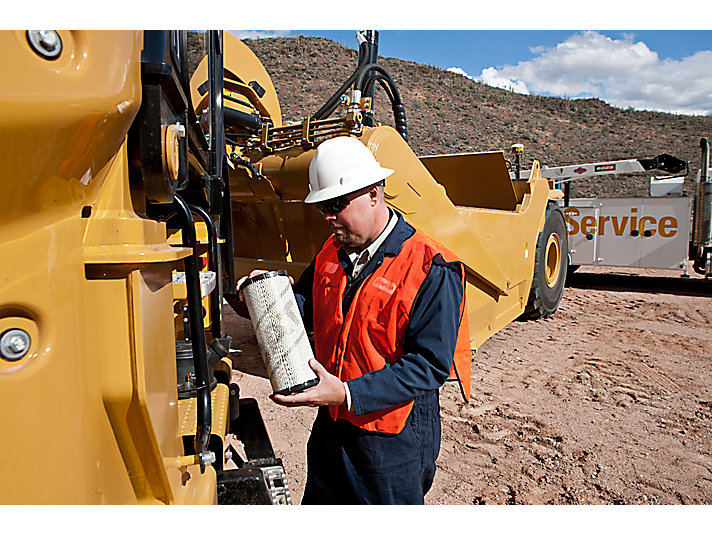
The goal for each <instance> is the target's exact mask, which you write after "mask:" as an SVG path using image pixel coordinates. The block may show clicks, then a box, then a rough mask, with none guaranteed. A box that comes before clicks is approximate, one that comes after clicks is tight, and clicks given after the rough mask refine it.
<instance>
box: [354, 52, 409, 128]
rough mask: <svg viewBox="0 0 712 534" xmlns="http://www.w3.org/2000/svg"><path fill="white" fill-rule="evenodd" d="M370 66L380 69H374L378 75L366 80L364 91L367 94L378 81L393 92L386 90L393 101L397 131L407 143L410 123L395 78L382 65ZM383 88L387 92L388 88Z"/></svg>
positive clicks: (392, 106)
mask: <svg viewBox="0 0 712 534" xmlns="http://www.w3.org/2000/svg"><path fill="white" fill-rule="evenodd" d="M369 66H370V67H378V68H374V69H372V70H376V71H378V73H377V74H372V75H371V76H369V77H368V78H366V80H365V81H364V82H363V91H364V92H365V91H366V90H367V89H368V88H369V87H370V86H371V85H372V84H373V83H374V82H376V81H378V83H380V84H381V85H382V86H383V84H384V83H385V84H387V86H388V87H389V88H390V90H391V91H392V93H390V92H389V91H387V90H386V94H387V95H388V98H389V99H390V100H391V108H392V109H393V119H394V121H395V123H396V130H397V131H398V133H399V134H401V137H403V139H404V140H405V141H408V122H407V120H406V116H405V106H404V105H403V101H402V100H401V97H400V92H399V91H398V87H396V84H395V82H394V81H393V78H391V76H390V74H388V71H386V70H385V69H384V68H383V67H381V66H380V65H369ZM357 83H358V82H357ZM383 87H384V90H385V88H386V86H383Z"/></svg>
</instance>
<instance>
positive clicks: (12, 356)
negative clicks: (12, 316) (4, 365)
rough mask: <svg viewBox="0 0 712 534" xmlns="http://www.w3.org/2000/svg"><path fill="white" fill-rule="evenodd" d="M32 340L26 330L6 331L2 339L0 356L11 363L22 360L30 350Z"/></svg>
mask: <svg viewBox="0 0 712 534" xmlns="http://www.w3.org/2000/svg"><path fill="white" fill-rule="evenodd" d="M31 342H32V340H31V339H30V335H29V334H28V333H27V332H25V331H24V330H20V329H19V328H13V329H12V330H6V331H5V332H3V334H2V336H1V337H0V355H1V356H2V357H3V358H4V359H6V360H9V361H11V362H14V361H17V360H19V359H20V358H22V357H23V356H24V355H25V354H27V352H28V351H29V350H30V345H31Z"/></svg>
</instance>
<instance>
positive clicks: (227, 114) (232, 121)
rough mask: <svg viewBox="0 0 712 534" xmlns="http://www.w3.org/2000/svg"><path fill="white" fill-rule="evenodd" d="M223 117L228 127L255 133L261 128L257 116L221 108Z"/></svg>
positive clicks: (260, 120) (260, 122) (259, 119)
mask: <svg viewBox="0 0 712 534" xmlns="http://www.w3.org/2000/svg"><path fill="white" fill-rule="evenodd" d="M223 117H224V119H223V120H224V121H225V124H227V125H228V126H237V127H239V128H245V129H246V130H251V131H253V132H257V131H259V130H260V129H261V128H262V119H261V118H260V116H259V115H252V114H250V113H245V112H244V111H238V110H236V109H232V108H228V107H223Z"/></svg>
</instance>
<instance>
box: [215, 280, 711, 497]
mask: <svg viewBox="0 0 712 534" xmlns="http://www.w3.org/2000/svg"><path fill="white" fill-rule="evenodd" d="M567 285H568V287H567V288H566V290H565V292H564V297H563V300H562V302H561V305H560V307H559V310H558V311H557V313H556V314H555V315H554V316H553V317H551V318H550V319H545V320H541V321H534V322H514V323H512V324H510V325H508V326H507V327H506V328H504V329H503V330H501V331H500V332H498V333H497V334H496V335H494V336H493V337H492V338H491V339H489V340H488V341H486V342H485V343H484V344H483V346H482V347H480V349H479V350H478V351H477V353H476V354H475V357H474V360H473V363H472V397H471V399H470V403H469V405H467V404H464V403H463V401H462V399H461V396H460V394H459V389H458V388H457V386H456V385H455V384H454V383H448V384H446V385H445V386H444V387H443V388H442V390H441V395H440V398H441V414H442V421H443V431H442V446H441V451H440V456H439V458H438V461H437V466H438V471H437V474H436V476H435V482H434V485H433V488H432V489H431V491H430V492H429V493H428V495H427V496H426V504H448V505H453V504H712V281H709V282H708V281H705V280H704V279H702V277H700V276H698V275H694V274H693V275H692V276H691V278H689V279H681V278H680V276H679V275H678V274H677V273H676V272H673V271H655V270H625V269H617V268H603V267H582V268H580V269H579V271H577V272H576V273H574V274H573V275H572V276H571V277H570V279H569V283H568V284H567ZM226 328H227V331H228V332H227V333H228V334H229V335H231V336H232V338H233V345H232V346H233V354H232V356H233V360H234V366H235V371H234V373H233V380H234V381H236V382H237V383H238V384H239V385H240V388H241V395H242V396H243V397H254V398H256V399H257V400H258V402H259V404H260V407H261V410H262V415H263V417H264V419H265V424H266V425H267V429H268V431H269V433H270V437H271V439H272V443H273V445H274V447H275V451H276V453H277V456H278V457H281V458H282V460H283V462H284V466H285V469H286V472H287V478H288V484H289V487H290V492H291V496H292V502H293V503H294V504H298V503H299V502H300V501H301V497H302V494H303V491H304V482H305V479H306V452H305V450H306V442H307V439H308V437H309V432H310V429H311V424H312V421H313V419H314V416H315V414H316V411H315V409H313V408H296V409H288V408H283V407H280V406H277V405H276V404H274V403H272V402H271V401H270V400H269V399H268V398H267V397H268V395H269V394H270V393H271V388H270V385H269V381H268V379H267V378H266V372H265V370H264V366H263V364H262V360H261V356H260V353H259V349H258V347H257V342H256V339H255V337H254V334H253V330H252V326H251V324H250V322H249V321H247V320H244V319H242V318H240V317H238V316H237V315H235V314H234V313H233V312H232V310H230V309H229V308H228V307H227V306H226Z"/></svg>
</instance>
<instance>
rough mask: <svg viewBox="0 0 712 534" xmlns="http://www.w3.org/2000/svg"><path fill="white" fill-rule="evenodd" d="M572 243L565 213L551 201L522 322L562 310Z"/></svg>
mask: <svg viewBox="0 0 712 534" xmlns="http://www.w3.org/2000/svg"><path fill="white" fill-rule="evenodd" d="M568 263H569V242H568V234H567V232H566V223H565V221H564V214H563V213H562V212H561V210H560V209H559V208H558V207H557V206H556V204H555V203H553V202H550V203H549V205H548V206H547V208H546V220H545V221H544V229H543V230H542V231H541V232H540V233H539V237H538V238H537V243H536V256H535V258H534V279H533V280H532V287H531V290H530V291H529V301H528V302H527V306H526V308H525V309H524V313H523V314H522V319H525V320H533V319H545V318H547V317H550V316H551V315H553V313H554V312H555V311H556V309H557V308H558V307H559V302H560V301H561V296H562V295H563V293H564V286H565V285H566V275H567V272H568V267H569V265H568Z"/></svg>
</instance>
